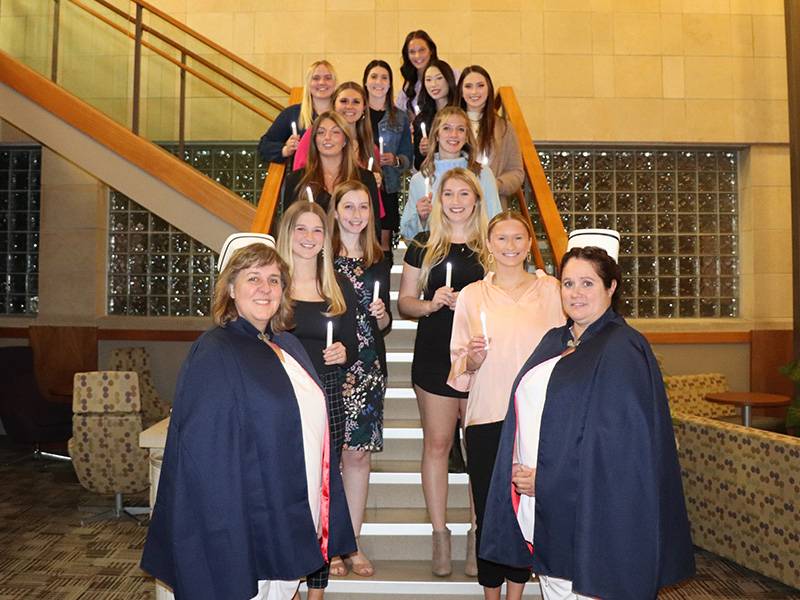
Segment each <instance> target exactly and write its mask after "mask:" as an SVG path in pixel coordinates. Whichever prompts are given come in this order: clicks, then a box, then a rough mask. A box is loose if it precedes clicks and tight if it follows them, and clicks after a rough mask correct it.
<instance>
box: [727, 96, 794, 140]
mask: <svg viewBox="0 0 800 600" xmlns="http://www.w3.org/2000/svg"><path fill="white" fill-rule="evenodd" d="M733 111H734V133H735V135H734V137H735V139H737V140H748V141H750V142H765V143H770V142H772V143H781V142H783V141H784V140H786V138H788V137H789V116H788V115H787V114H786V102H784V101H782V100H737V101H736V102H734V108H733Z"/></svg>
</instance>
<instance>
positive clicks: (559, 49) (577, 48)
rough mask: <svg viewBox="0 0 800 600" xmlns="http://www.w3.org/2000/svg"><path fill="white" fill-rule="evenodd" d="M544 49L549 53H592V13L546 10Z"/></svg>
mask: <svg viewBox="0 0 800 600" xmlns="http://www.w3.org/2000/svg"><path fill="white" fill-rule="evenodd" d="M544 51H545V53H547V54H591V53H592V15H591V13H579V12H545V14H544Z"/></svg>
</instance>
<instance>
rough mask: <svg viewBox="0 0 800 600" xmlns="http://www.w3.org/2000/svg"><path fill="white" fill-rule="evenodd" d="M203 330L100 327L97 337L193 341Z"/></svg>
mask: <svg viewBox="0 0 800 600" xmlns="http://www.w3.org/2000/svg"><path fill="white" fill-rule="evenodd" d="M202 333H203V332H202V331H191V330H175V329H172V330H169V329H99V330H98V331H97V339H98V340H105V341H114V340H117V341H123V340H130V341H136V342H193V341H195V340H196V339H197V338H198V337H200V335H202Z"/></svg>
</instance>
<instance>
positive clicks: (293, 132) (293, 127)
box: [292, 121, 297, 135]
mask: <svg viewBox="0 0 800 600" xmlns="http://www.w3.org/2000/svg"><path fill="white" fill-rule="evenodd" d="M292 135H297V123H295V122H294V121H292Z"/></svg>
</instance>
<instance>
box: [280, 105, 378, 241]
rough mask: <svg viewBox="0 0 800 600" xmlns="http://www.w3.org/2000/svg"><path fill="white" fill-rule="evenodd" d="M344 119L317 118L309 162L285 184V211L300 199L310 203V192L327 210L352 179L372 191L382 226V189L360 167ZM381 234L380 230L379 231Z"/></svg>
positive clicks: (332, 116)
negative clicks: (338, 189)
mask: <svg viewBox="0 0 800 600" xmlns="http://www.w3.org/2000/svg"><path fill="white" fill-rule="evenodd" d="M350 131H351V130H350V127H349V125H348V124H347V122H346V121H345V120H344V118H343V117H342V116H341V115H339V114H338V113H336V112H334V111H328V112H325V113H323V114H321V115H320V116H319V117H317V120H316V121H314V125H313V126H312V127H311V133H310V139H312V140H313V143H312V144H311V145H310V146H309V151H308V162H307V163H306V164H305V167H304V168H303V169H301V170H298V171H293V172H292V173H289V174H288V175H287V176H286V178H285V179H284V182H283V190H282V194H281V206H282V208H283V210H286V208H287V207H288V206H289V205H290V204H291V203H292V202H295V201H297V200H302V201H308V200H309V196H308V194H309V190H310V193H311V197H312V198H313V200H314V202H316V203H317V204H319V205H320V206H321V207H322V209H323V210H324V211H326V210H327V209H328V204H329V203H330V198H331V194H332V193H333V190H334V189H335V188H336V186H337V185H338V184H339V183H342V182H343V181H348V180H350V179H357V180H359V181H361V183H363V184H364V185H365V186H367V189H368V190H369V195H370V200H371V201H372V208H373V211H374V212H375V222H376V223H377V226H376V228H377V227H380V207H379V197H378V186H377V184H376V181H375V177H374V175H373V174H372V172H371V171H367V170H366V169H362V168H361V167H359V166H358V164H357V162H356V159H355V156H354V153H353V150H352V149H353V146H354V143H353V137H352V134H351V133H350ZM377 231H378V234H379V235H380V229H377Z"/></svg>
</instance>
